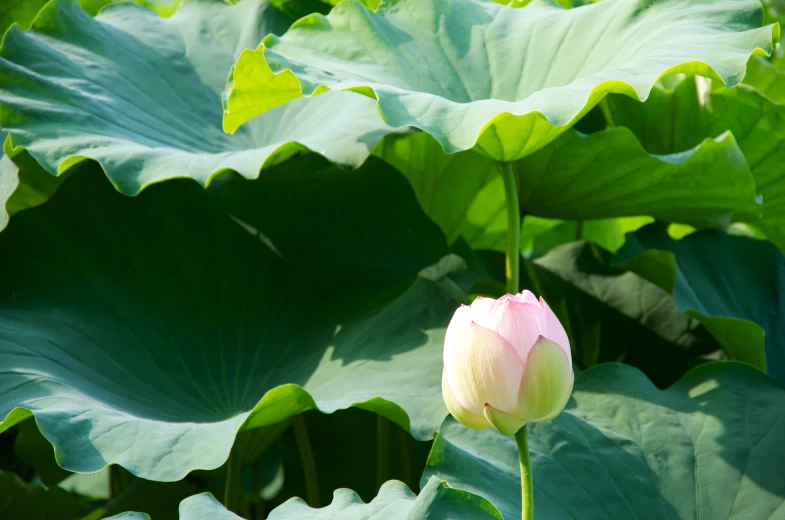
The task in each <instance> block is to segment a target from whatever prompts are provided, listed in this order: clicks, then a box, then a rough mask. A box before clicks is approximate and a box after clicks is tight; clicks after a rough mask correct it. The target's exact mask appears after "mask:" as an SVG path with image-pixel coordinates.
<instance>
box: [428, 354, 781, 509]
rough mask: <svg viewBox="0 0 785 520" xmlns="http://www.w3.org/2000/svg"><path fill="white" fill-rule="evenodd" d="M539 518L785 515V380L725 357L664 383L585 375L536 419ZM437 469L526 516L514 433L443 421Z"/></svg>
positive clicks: (610, 369)
mask: <svg viewBox="0 0 785 520" xmlns="http://www.w3.org/2000/svg"><path fill="white" fill-rule="evenodd" d="M530 428H531V429H530V431H529V448H530V450H531V461H532V467H533V473H534V509H535V517H536V518H543V519H548V520H560V519H575V518H580V519H582V520H593V519H604V520H607V519H609V518H612V519H616V518H638V519H640V520H648V519H651V520H655V519H656V520H662V519H666V518H670V519H677V518H695V519H705V520H721V519H729V518H734V519H742V518H749V519H752V518H756V519H757V518H770V519H775V518H782V516H783V511H785V451H783V450H782V439H783V436H785V389H783V387H782V385H780V384H779V383H777V382H776V381H775V380H773V379H771V378H770V377H768V376H766V375H765V374H762V373H761V372H759V371H757V370H754V369H752V368H750V367H748V366H746V365H744V364H741V363H736V362H716V363H710V364H707V365H703V366H701V367H698V368H696V369H694V370H693V371H691V372H690V373H689V374H687V375H686V376H685V377H684V378H683V379H682V380H680V381H679V382H678V383H676V384H675V385H673V386H672V387H670V388H669V389H667V390H665V391H662V390H659V389H657V388H656V387H655V386H654V385H653V384H651V382H649V381H648V379H646V377H645V376H644V375H643V374H642V373H640V372H639V371H638V370H636V369H634V368H632V367H629V366H626V365H616V364H607V365H601V366H599V367H596V368H593V369H591V370H588V371H586V372H584V373H583V374H581V375H580V376H579V377H578V378H577V380H576V382H575V390H574V392H573V395H572V399H571V400H570V403H569V404H568V405H567V409H566V410H565V412H564V413H562V414H561V415H559V416H558V417H557V418H556V419H555V420H554V421H553V422H551V423H543V424H535V425H532V426H531V427H530ZM432 475H436V476H438V477H439V478H441V479H444V480H446V482H447V483H448V484H450V485H452V486H455V487H457V488H459V489H464V490H466V491H470V492H472V493H476V494H479V495H481V496H484V497H485V498H487V499H488V500H490V501H491V502H492V503H493V504H494V505H495V506H496V507H498V508H499V510H500V511H501V512H502V514H503V515H504V518H505V519H507V520H515V519H519V518H520V504H521V502H520V500H521V494H520V477H519V470H518V458H517V450H516V447H515V440H514V439H513V438H512V437H506V436H503V435H501V434H499V433H497V432H495V431H494V430H486V431H474V430H470V429H468V428H465V427H463V426H461V425H460V424H458V423H456V422H455V421H454V420H452V419H448V420H446V421H445V423H444V424H443V425H442V427H441V429H440V431H439V436H438V437H437V439H436V441H435V443H434V448H433V451H432V452H431V457H430V460H429V463H428V467H427V468H426V471H425V475H424V476H423V480H426V479H428V478H430V477H431V476H432Z"/></svg>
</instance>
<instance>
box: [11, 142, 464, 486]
mask: <svg viewBox="0 0 785 520" xmlns="http://www.w3.org/2000/svg"><path fill="white" fill-rule="evenodd" d="M96 170H97V169H92V170H86V171H84V172H79V173H76V174H74V175H72V176H71V177H70V178H69V179H68V180H66V181H65V182H64V183H63V185H62V186H61V187H60V188H59V189H58V191H57V192H56V193H55V195H54V196H53V197H52V198H51V199H50V200H49V201H48V202H47V203H46V204H43V205H41V206H39V207H37V208H33V209H29V210H26V211H23V212H21V213H19V214H18V215H17V216H16V217H15V220H14V221H13V222H12V223H11V225H10V226H9V227H8V228H7V229H6V230H5V231H4V232H3V233H2V234H0V248H2V249H3V250H5V251H15V252H16V253H15V254H13V255H3V256H2V259H0V270H2V271H3V272H7V273H14V275H13V276H9V277H4V278H3V279H2V281H1V282H0V366H2V373H3V378H2V379H1V380H0V396H2V398H0V417H6V420H5V423H4V424H3V425H2V426H0V431H1V430H2V429H5V428H6V427H8V426H9V425H13V424H15V423H17V422H18V421H19V420H21V419H22V418H24V417H25V416H26V415H28V414H29V413H30V412H32V414H33V415H35V419H36V421H37V423H38V426H39V429H40V430H41V433H43V435H44V436H45V437H46V438H47V440H49V441H50V442H51V443H52V444H54V445H55V448H56V455H57V460H58V463H59V464H60V465H61V466H62V467H64V468H66V469H69V470H71V471H77V472H93V471H97V470H99V469H101V468H102V467H104V466H105V465H106V464H108V463H117V464H120V465H122V466H123V467H125V468H126V469H128V470H129V471H130V472H132V473H133V474H135V475H137V476H140V477H143V478H147V479H152V480H161V481H173V480H178V479H180V478H182V477H183V476H184V475H185V474H186V473H187V472H188V471H190V470H192V469H213V468H216V467H218V466H220V465H221V464H222V463H223V462H224V461H225V460H226V459H227V456H228V453H229V449H230V447H231V445H232V442H233V440H234V437H235V434H236V432H237V430H238V429H239V428H240V427H241V426H243V427H245V428H251V427H257V426H264V425H268V424H273V423H276V422H279V421H281V420H284V419H287V418H288V417H291V416H292V415H294V414H296V413H299V412H301V411H304V410H307V409H311V408H318V409H319V410H321V411H324V412H332V411H334V410H336V409H339V408H347V407H349V406H358V407H361V408H364V409H368V410H371V411H374V412H377V413H380V414H382V415H385V416H386V417H388V418H389V419H391V420H392V421H394V422H396V423H398V424H399V425H401V426H402V427H404V428H406V429H407V430H409V431H411V433H412V434H413V435H414V436H415V437H416V438H418V439H421V440H425V439H430V438H431V437H432V435H433V433H434V432H435V431H436V429H437V428H438V425H439V423H440V422H441V420H442V419H443V417H444V416H445V415H446V413H447V412H446V409H445V407H444V404H443V402H442V398H441V390H440V388H441V380H440V378H441V366H442V360H441V356H442V340H443V334H444V327H445V326H446V324H447V322H448V321H449V318H450V316H451V315H452V313H453V311H454V309H455V304H454V303H453V301H452V300H451V299H450V298H448V297H447V296H446V294H445V293H443V292H442V291H441V290H440V289H438V288H437V287H436V285H435V284H434V283H433V282H430V281H427V280H424V279H420V278H418V272H419V271H420V270H422V269H423V268H424V267H427V266H429V265H431V264H433V263H435V262H436V261H438V260H439V259H440V258H441V257H442V256H443V255H445V254H446V253H447V251H448V250H447V245H446V242H445V240H444V237H443V235H442V234H441V233H440V232H439V230H438V228H436V226H435V225H433V224H432V223H431V222H430V221H429V220H428V219H427V217H426V216H425V215H424V214H423V213H422V210H420V208H419V206H418V205H417V201H416V198H415V197H414V194H413V193H412V192H411V188H409V186H408V185H407V183H406V180H405V179H404V178H403V177H402V176H401V175H400V174H399V173H398V172H396V171H395V170H393V169H392V168H390V167H389V166H387V165H386V164H384V163H383V162H381V161H379V160H377V159H373V160H370V161H369V162H367V163H366V165H365V166H363V167H362V168H361V169H360V170H356V171H344V170H342V169H340V168H338V167H336V166H331V165H327V164H326V161H324V160H323V159H321V158H319V157H315V156H308V157H304V158H301V159H297V160H292V161H289V162H287V163H286V164H285V165H283V166H281V167H277V168H275V169H271V170H269V172H268V173H267V174H266V175H265V176H263V178H262V179H260V180H258V181H253V182H251V181H245V180H242V179H241V178H239V177H232V178H230V179H227V181H225V182H222V183H221V186H216V187H215V188H210V189H208V190H207V191H205V190H203V189H202V188H201V187H199V186H198V185H197V184H196V183H193V182H191V181H189V180H176V181H169V182H166V183H161V184H159V185H156V186H153V187H150V188H149V189H148V190H145V191H144V192H142V193H141V194H140V195H139V196H137V197H136V198H128V197H126V196H124V195H121V194H119V193H117V192H116V191H115V190H113V189H112V187H111V186H110V185H109V183H107V182H106V181H105V180H104V179H103V178H102V175H101V174H100V173H99V172H98V171H96ZM380 374H384V377H380V376H379V375H380ZM13 410H15V411H13ZM24 410H27V411H28V412H25V411H24Z"/></svg>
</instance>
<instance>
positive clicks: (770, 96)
mask: <svg viewBox="0 0 785 520" xmlns="http://www.w3.org/2000/svg"><path fill="white" fill-rule="evenodd" d="M753 63H754V64H753V65H752V66H751V70H750V75H748V79H749V81H750V82H752V83H753V84H754V85H755V86H756V87H759V88H761V89H762V90H763V93H764V94H766V95H765V96H764V95H761V93H759V92H756V91H755V90H754V89H752V88H749V87H746V86H742V87H740V88H735V89H727V88H723V87H721V86H718V85H716V84H714V83H711V84H709V83H708V82H706V81H705V80H703V79H702V78H692V77H690V78H686V79H684V80H683V81H682V82H681V83H679V84H678V85H677V86H676V87H675V88H674V89H672V90H666V89H660V88H657V89H655V90H654V91H653V92H652V95H651V97H650V98H649V99H648V100H647V102H646V103H643V104H641V103H629V102H628V100H627V99H624V98H622V97H620V96H614V97H611V98H609V99H608V105H609V107H610V109H611V112H612V114H613V118H614V120H615V122H616V124H619V125H624V126H626V127H628V128H630V129H631V130H632V131H634V132H635V134H636V135H637V136H638V138H639V139H640V140H641V143H642V144H643V146H644V147H645V148H646V149H647V150H648V151H649V152H651V153H674V152H680V151H683V150H687V149H690V148H692V147H693V146H695V145H696V144H697V143H699V142H700V141H702V140H703V139H705V138H706V137H714V136H718V135H722V134H723V133H724V132H726V131H728V130H730V131H731V132H732V133H733V136H734V137H735V138H736V140H737V142H738V144H739V147H740V148H741V150H742V152H744V155H745V157H746V160H747V164H749V168H750V170H751V171H752V174H753V176H754V177H755V183H756V185H757V188H758V190H759V192H760V193H761V194H762V196H763V219H762V220H761V221H760V223H761V224H762V225H763V226H766V227H773V228H776V229H778V230H779V231H780V233H782V232H784V231H785V169H783V167H782V164H783V161H785V146H783V142H785V106H783V105H781V104H780V103H778V102H776V101H782V100H783V92H782V91H781V87H779V88H778V87H777V85H780V81H781V80H782V78H781V72H779V71H777V70H776V69H774V68H772V67H771V66H765V65H761V64H760V63H755V62H753ZM756 223H757V222H756ZM782 247H785V244H782Z"/></svg>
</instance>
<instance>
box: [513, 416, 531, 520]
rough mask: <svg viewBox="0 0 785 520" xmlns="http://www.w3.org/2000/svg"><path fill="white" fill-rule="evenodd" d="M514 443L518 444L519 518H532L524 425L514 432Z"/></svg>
mask: <svg viewBox="0 0 785 520" xmlns="http://www.w3.org/2000/svg"><path fill="white" fill-rule="evenodd" d="M515 443H516V444H517V445H518V462H519V463H520V467H521V520H534V486H533V482H532V469H531V463H530V461H529V442H528V441H527V440H526V426H524V427H523V428H521V429H520V430H518V433H516V434H515Z"/></svg>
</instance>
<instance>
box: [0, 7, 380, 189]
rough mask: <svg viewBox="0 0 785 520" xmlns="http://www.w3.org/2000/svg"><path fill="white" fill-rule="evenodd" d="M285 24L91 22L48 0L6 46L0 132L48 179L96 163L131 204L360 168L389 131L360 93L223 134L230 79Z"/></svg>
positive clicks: (254, 18)
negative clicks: (232, 175)
mask: <svg viewBox="0 0 785 520" xmlns="http://www.w3.org/2000/svg"><path fill="white" fill-rule="evenodd" d="M288 24H289V19H288V18H286V17H285V16H284V15H282V14H281V13H279V12H278V11H276V10H275V9H273V8H272V7H271V6H270V5H269V4H268V3H266V2H265V0H244V1H243V2H241V3H239V4H238V5H235V6H230V5H227V4H225V3H223V2H220V1H218V0H191V1H189V2H187V4H185V5H184V6H183V8H182V9H180V10H178V11H177V13H176V14H175V15H174V16H172V17H171V18H168V19H165V18H160V17H158V16H157V15H156V14H154V13H153V12H151V11H148V10H146V9H143V8H141V7H138V6H136V5H133V4H127V3H126V4H115V5H110V6H108V7H107V8H105V9H104V10H102V11H101V13H100V14H99V15H98V16H97V17H96V18H91V17H90V16H89V15H88V14H87V13H85V12H84V11H83V10H82V9H81V8H80V7H79V4H78V3H77V2H76V1H75V0H55V1H54V2H52V3H50V4H48V5H47V6H46V7H45V8H44V9H43V10H42V11H41V14H40V15H39V16H38V18H37V19H36V22H35V23H34V24H33V28H32V29H31V30H30V31H27V32H22V31H20V30H19V29H11V30H10V31H9V33H8V34H7V35H6V37H5V40H4V42H3V47H2V50H0V105H2V108H3V110H2V111H0V124H1V125H2V127H3V128H4V129H5V130H7V131H8V133H9V134H11V137H12V141H13V144H14V146H15V147H24V148H25V149H27V151H28V152H29V153H30V155H31V156H32V157H33V158H34V159H35V160H37V161H38V162H39V163H40V164H41V165H42V166H43V167H44V168H45V169H46V170H48V171H49V172H50V173H52V174H58V173H61V172H63V171H65V170H67V169H68V168H69V167H71V166H73V165H74V164H78V163H79V162H80V161H82V160H84V159H85V158H90V159H95V160H96V161H98V162H100V163H101V165H102V166H103V168H104V170H106V173H107V175H108V177H109V178H110V180H111V181H112V183H113V184H114V185H115V186H116V187H117V189H119V190H120V191H122V192H123V193H126V194H129V195H134V194H136V193H139V191H140V190H142V189H143V188H144V187H145V186H148V185H150V184H151V183H154V182H158V181H161V180H165V179H170V178H174V177H190V178H192V179H195V180H197V181H198V182H199V183H201V184H203V185H207V184H209V182H210V181H211V180H212V179H213V178H214V177H215V176H217V175H219V174H220V173H221V172H224V171H226V170H235V171H237V172H239V173H240V174H242V175H243V176H245V177H247V178H255V177H257V176H258V175H259V171H260V169H261V168H262V167H263V166H270V165H273V164H276V163H277V162H280V161H281V160H283V159H285V158H287V157H289V156H291V155H292V154H294V153H297V152H298V151H300V150H304V149H310V150H313V151H316V152H317V153H321V154H323V155H324V156H325V157H327V158H328V159H330V160H331V161H333V162H336V163H340V164H347V165H352V166H357V165H359V164H360V163H362V161H364V160H365V158H366V157H367V156H368V154H369V153H370V150H371V149H372V148H373V146H374V145H375V144H376V141H377V140H378V139H379V138H380V137H381V136H382V135H383V134H385V133H388V132H389V131H390V128H389V127H387V125H385V124H384V123H383V122H382V120H381V119H380V118H379V116H378V114H377V113H376V112H375V111H374V109H373V101H372V100H369V99H368V98H366V97H364V96H360V95H358V94H355V93H351V92H341V93H335V94H337V95H332V94H331V95H330V96H324V97H323V98H322V97H320V98H319V99H313V100H301V101H298V102H296V103H294V104H289V105H287V106H285V107H280V108H279V109H277V110H275V111H271V112H270V113H268V114H267V115H265V116H264V117H262V118H260V119H259V120H258V121H254V123H253V124H252V125H251V126H249V127H248V128H247V129H244V131H242V132H240V133H238V134H237V135H234V136H228V135H226V134H225V133H224V132H223V131H222V130H221V103H220V93H221V88H222V86H223V83H224V80H225V74H226V70H228V69H229V67H230V66H231V63H232V61H233V60H234V58H235V57H236V56H237V54H239V52H240V51H242V50H243V49H244V48H245V47H247V46H249V45H255V44H256V43H257V42H258V41H259V39H260V38H261V37H262V36H264V35H265V34H267V33H269V32H279V33H280V32H283V31H284V30H285V29H286V27H288ZM64 129H65V130H64Z"/></svg>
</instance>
